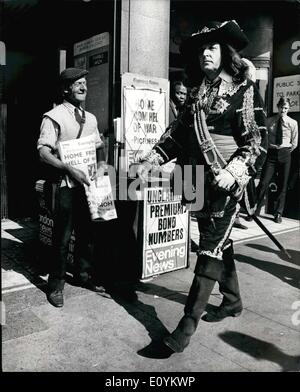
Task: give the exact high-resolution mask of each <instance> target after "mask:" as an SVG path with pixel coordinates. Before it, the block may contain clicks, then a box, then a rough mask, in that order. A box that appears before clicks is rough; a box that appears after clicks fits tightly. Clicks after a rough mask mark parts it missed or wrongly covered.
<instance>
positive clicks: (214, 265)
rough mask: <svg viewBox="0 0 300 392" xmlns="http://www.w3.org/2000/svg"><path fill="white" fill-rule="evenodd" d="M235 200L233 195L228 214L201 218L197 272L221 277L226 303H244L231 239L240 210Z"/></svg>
mask: <svg viewBox="0 0 300 392" xmlns="http://www.w3.org/2000/svg"><path fill="white" fill-rule="evenodd" d="M238 210H239V208H238V206H237V203H236V201H235V200H233V199H230V201H229V203H228V204H227V206H226V208H225V210H224V215H223V216H222V217H219V218H214V220H213V222H212V220H211V219H210V218H198V228H199V233H200V245H199V255H198V260H197V264H196V267H195V274H196V275H198V276H202V277H206V278H208V279H210V280H213V281H217V282H218V284H219V290H220V292H221V294H222V295H223V301H222V306H226V307H228V308H230V307H231V306H236V305H238V304H240V305H241V296H240V291H239V284H238V277H237V274H236V269H235V264H234V251H233V245H232V241H231V240H230V239H229V236H230V233H231V230H232V226H233V223H234V220H235V218H236V215H237V213H238Z"/></svg>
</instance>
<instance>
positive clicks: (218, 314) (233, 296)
mask: <svg viewBox="0 0 300 392" xmlns="http://www.w3.org/2000/svg"><path fill="white" fill-rule="evenodd" d="M233 256H234V252H233V246H232V241H231V240H230V245H229V246H228V247H226V248H225V249H224V251H223V262H224V269H223V271H222V274H221V279H220V281H219V282H218V283H219V290H220V293H221V294H222V295H223V300H222V303H221V305H220V306H219V308H218V309H217V310H214V311H212V312H210V313H208V314H206V315H205V317H204V318H203V319H204V320H205V321H207V322H217V321H221V320H223V319H224V318H226V317H230V316H231V317H236V316H239V315H240V314H241V312H242V310H243V305H242V300H241V296H240V290H239V282H238V277H237V273H236V269H235V264H234V257H233Z"/></svg>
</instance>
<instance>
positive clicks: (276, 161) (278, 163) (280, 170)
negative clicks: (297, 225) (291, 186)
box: [256, 148, 291, 215]
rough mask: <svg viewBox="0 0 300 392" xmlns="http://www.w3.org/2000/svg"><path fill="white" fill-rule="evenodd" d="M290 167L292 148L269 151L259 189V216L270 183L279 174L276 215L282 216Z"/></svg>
mask: <svg viewBox="0 0 300 392" xmlns="http://www.w3.org/2000/svg"><path fill="white" fill-rule="evenodd" d="M290 166H291V150H290V148H281V149H279V150H275V149H269V151H268V155H267V160H266V162H265V164H264V167H263V170H262V173H261V178H260V182H259V184H258V187H257V210H256V211H257V214H259V212H260V210H261V207H262V205H263V202H264V197H265V194H266V192H267V190H268V187H269V183H270V181H271V180H272V177H273V175H274V174H276V173H277V188H278V191H277V192H278V193H277V197H276V201H275V206H274V215H276V214H281V215H282V213H283V210H284V205H285V198H286V191H287V184H288V178H289V172H290Z"/></svg>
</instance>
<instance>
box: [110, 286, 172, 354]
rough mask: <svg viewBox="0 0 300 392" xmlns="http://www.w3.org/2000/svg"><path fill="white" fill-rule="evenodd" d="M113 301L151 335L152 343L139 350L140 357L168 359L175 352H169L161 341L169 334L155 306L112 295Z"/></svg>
mask: <svg viewBox="0 0 300 392" xmlns="http://www.w3.org/2000/svg"><path fill="white" fill-rule="evenodd" d="M112 299H113V300H114V301H115V302H116V303H117V304H119V305H120V306H122V307H123V308H124V309H125V310H126V312H127V313H128V314H130V316H132V317H134V318H135V319H136V320H137V321H138V322H139V323H141V324H142V325H143V326H144V327H145V328H146V330H147V331H148V333H149V337H150V339H151V343H150V344H149V345H148V346H146V347H144V348H143V349H141V350H139V351H138V352H137V353H138V355H140V356H142V357H146V358H153V359H155V358H156V359H159V358H161V359H162V358H168V357H169V356H170V355H171V354H172V353H173V352H172V351H171V350H169V349H168V348H167V347H166V346H165V345H164V344H163V343H162V342H161V339H162V338H163V337H164V336H167V335H168V334H169V331H168V330H167V328H166V327H165V326H164V325H163V323H162V322H161V321H160V320H159V318H158V317H157V313H156V310H155V308H154V306H152V305H147V304H144V303H143V302H141V301H139V300H135V301H130V302H128V301H127V300H124V299H122V298H121V297H119V296H115V295H113V294H112Z"/></svg>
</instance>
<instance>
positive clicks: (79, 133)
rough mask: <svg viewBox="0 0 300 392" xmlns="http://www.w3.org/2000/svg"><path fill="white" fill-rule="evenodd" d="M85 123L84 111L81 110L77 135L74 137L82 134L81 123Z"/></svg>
mask: <svg viewBox="0 0 300 392" xmlns="http://www.w3.org/2000/svg"><path fill="white" fill-rule="evenodd" d="M84 123H85V111H84V110H83V111H82V116H81V121H80V128H79V131H78V135H77V137H76V139H79V138H80V136H81V134H82V130H83V124H84Z"/></svg>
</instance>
